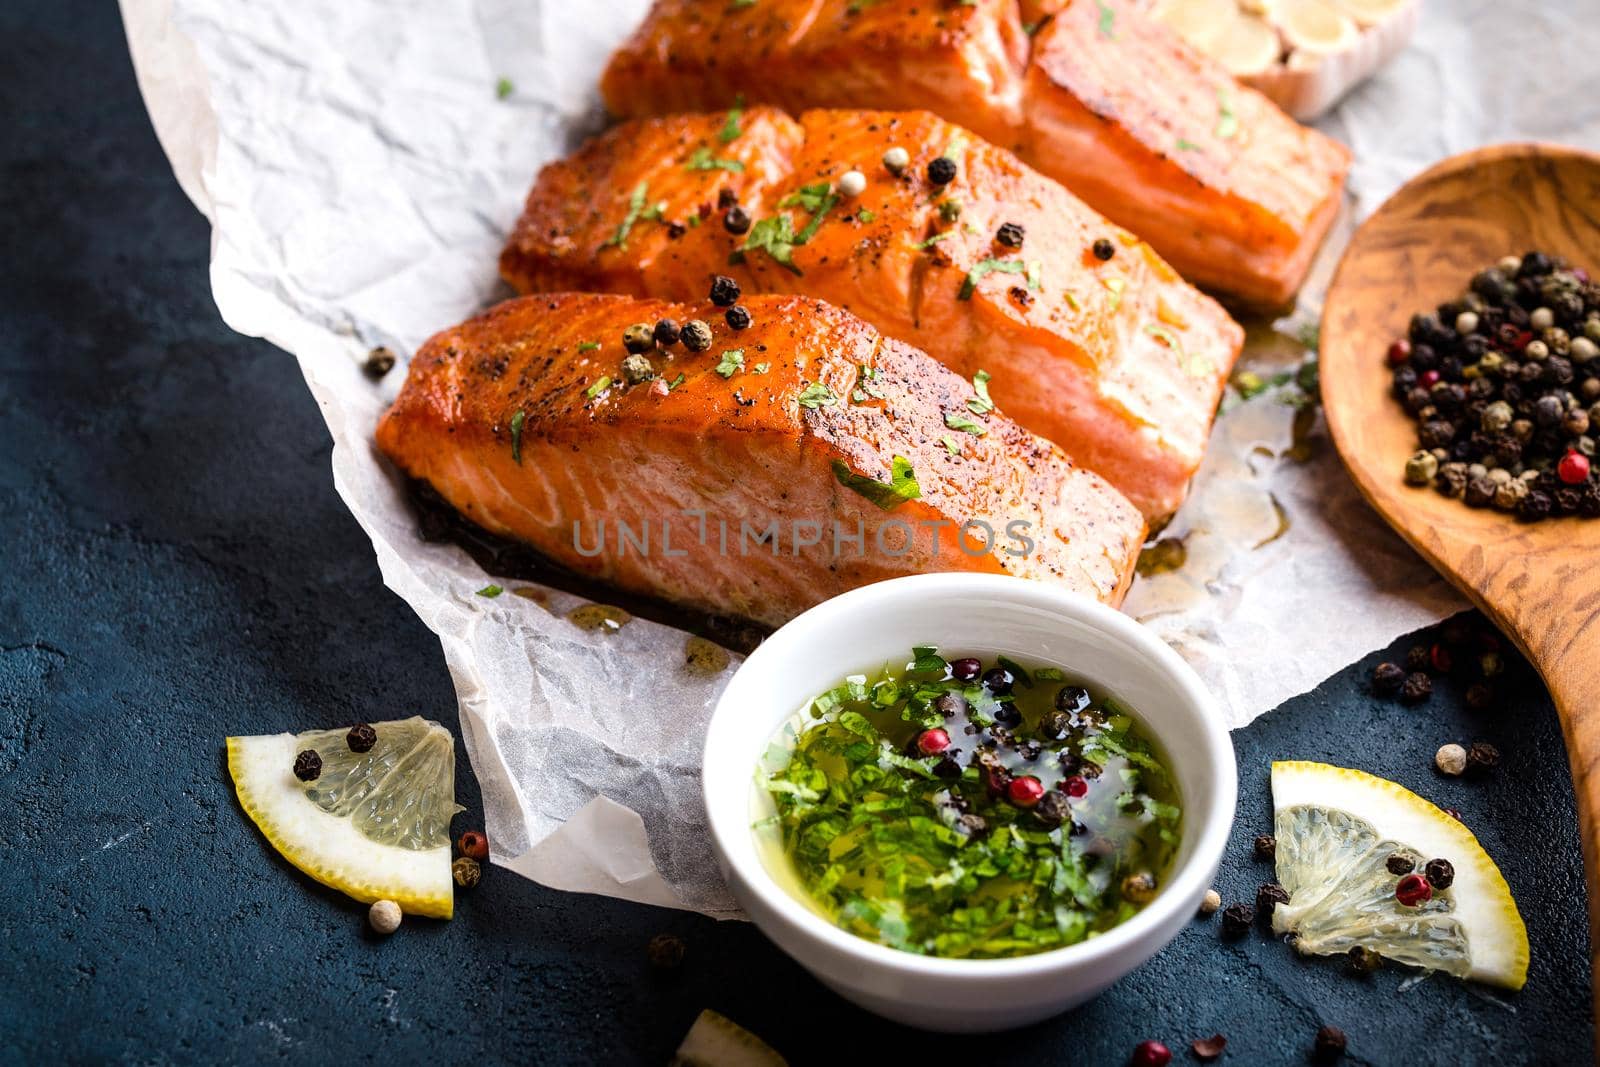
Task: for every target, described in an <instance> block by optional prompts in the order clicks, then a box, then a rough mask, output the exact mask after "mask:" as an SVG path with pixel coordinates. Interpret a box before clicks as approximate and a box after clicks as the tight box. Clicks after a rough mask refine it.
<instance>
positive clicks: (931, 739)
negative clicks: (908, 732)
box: [917, 727, 950, 756]
mask: <svg viewBox="0 0 1600 1067" xmlns="http://www.w3.org/2000/svg"><path fill="white" fill-rule="evenodd" d="M949 747H950V735H949V734H947V733H945V732H944V731H943V730H940V729H939V728H937V727H935V728H934V729H932V730H924V731H922V733H920V734H918V735H917V751H918V752H920V753H922V754H923V755H924V756H936V755H938V754H939V753H940V752H943V751H944V750H945V749H947V748H949Z"/></svg>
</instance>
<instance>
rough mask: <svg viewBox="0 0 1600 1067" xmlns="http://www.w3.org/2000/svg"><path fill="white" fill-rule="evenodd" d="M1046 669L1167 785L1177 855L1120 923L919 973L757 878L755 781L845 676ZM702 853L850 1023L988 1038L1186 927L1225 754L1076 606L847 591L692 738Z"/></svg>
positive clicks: (990, 590)
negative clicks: (1149, 761)
mask: <svg viewBox="0 0 1600 1067" xmlns="http://www.w3.org/2000/svg"><path fill="white" fill-rule="evenodd" d="M923 644H929V645H938V646H939V647H940V648H941V649H945V650H949V651H950V652H952V653H953V652H957V651H959V652H975V653H984V654H994V653H1003V654H1005V655H1008V656H1011V657H1014V658H1016V659H1019V660H1023V661H1034V662H1039V663H1050V664H1057V665H1059V666H1060V667H1062V668H1063V669H1065V670H1067V671H1069V672H1070V673H1073V674H1077V675H1080V676H1082V677H1084V678H1086V679H1088V680H1089V681H1091V682H1093V683H1095V684H1097V685H1100V686H1103V687H1104V688H1106V689H1107V690H1109V691H1110V692H1111V693H1113V694H1115V695H1116V696H1118V697H1119V698H1121V699H1123V700H1125V701H1126V702H1127V703H1128V704H1130V705H1131V706H1132V707H1133V708H1134V709H1136V710H1137V712H1138V713H1139V715H1140V718H1141V719H1142V721H1143V723H1144V725H1145V726H1146V727H1147V729H1148V730H1149V732H1150V734H1151V735H1152V736H1153V737H1154V738H1155V739H1156V742H1157V744H1158V746H1159V747H1160V749H1161V750H1162V751H1163V752H1164V754H1165V756H1166V758H1167V761H1168V763H1169V765H1170V767H1171V769H1172V772H1173V774H1174V777H1175V778H1176V779H1177V783H1178V789H1179V791H1180V794H1181V801H1182V803H1183V808H1184V820H1183V840H1182V843H1181V844H1180V846H1179V848H1178V854H1177V857H1176V859H1175V861H1174V867H1173V873H1172V875H1171V876H1170V877H1169V878H1168V879H1167V882H1166V885H1165V886H1163V887H1162V889H1161V891H1160V893H1159V894H1158V895H1157V896H1156V899H1155V900H1154V901H1152V902H1151V903H1150V904H1149V905H1148V906H1146V907H1145V908H1144V910H1143V911H1141V912H1139V914H1137V915H1135V916H1134V917H1133V918H1132V919H1129V920H1128V921H1127V922H1125V923H1123V924H1122V925H1121V926H1118V927H1116V928H1114V929H1112V930H1109V931H1107V932H1106V933H1104V934H1101V935H1100V936H1098V937H1094V938H1091V939H1090V940H1088V941H1085V942H1083V943H1081V944H1077V945H1073V946H1071V947H1068V948H1061V949H1055V950H1054V951H1051V952H1041V953H1038V954H1036V955H1032V956H1019V957H1016V958H1013V959H998V960H956V959H938V958H934V957H929V956H918V955H915V954H913V953H909V952H901V951H899V950H897V949H892V948H887V947H885V946H883V945H878V944H874V943H873V942H870V941H866V940H863V939H862V938H859V937H856V936H854V935H852V934H848V933H846V932H845V931H843V930H841V929H839V928H838V927H836V926H834V925H833V924H832V923H830V922H828V921H827V920H826V919H824V918H823V917H822V916H821V915H819V914H818V913H817V912H815V911H813V910H812V909H811V908H810V907H808V906H807V905H806V904H804V903H802V902H801V901H799V900H797V899H795V897H793V896H791V895H790V893H789V892H788V891H787V890H785V889H784V888H783V887H782V886H780V885H779V884H778V883H777V882H776V881H775V880H774V879H773V878H772V876H771V874H770V873H769V872H768V871H767V868H766V867H765V865H764V864H763V862H762V859H761V856H760V854H759V851H758V848H757V843H756V838H755V833H754V831H753V830H752V828H751V824H752V822H753V819H754V814H753V807H752V797H753V787H752V783H753V781H754V778H755V774H756V767H757V763H758V761H759V760H760V759H761V757H762V754H763V753H764V752H765V751H766V749H767V746H768V744H769V743H770V742H771V741H772V739H773V737H774V736H775V734H776V732H777V731H778V729H779V728H780V727H781V725H782V724H783V722H784V721H785V720H786V719H788V718H789V717H790V716H792V715H794V714H795V712H796V711H798V710H799V709H800V708H801V707H803V706H804V705H805V704H806V702H807V701H809V700H810V699H811V698H813V697H814V696H816V695H817V694H818V693H820V692H822V691H823V690H825V689H827V688H828V687H829V686H831V685H834V684H835V683H837V681H838V680H839V679H840V678H842V677H844V676H845V675H847V674H852V673H857V672H863V671H873V670H877V669H878V668H880V667H882V665H883V664H884V663H885V662H888V661H891V660H894V659H896V658H900V657H904V656H905V655H906V654H907V653H908V652H909V651H910V649H911V647H912V646H913V645H923ZM704 768H705V772H704V788H705V800H706V811H707V813H708V814H709V816H710V824H711V839H712V846H713V848H714V849H715V852H716V855H717V860H718V862H719V864H720V865H721V867H722V873H723V876H724V877H725V878H726V879H727V882H728V885H729V887H730V888H731V889H732V891H733V895H734V896H735V897H736V898H737V899H738V901H739V903H740V904H741V905H742V906H743V907H744V909H745V911H746V912H748V913H749V915H750V918H751V919H753V920H754V921H755V923H756V925H757V926H759V927H760V928H761V930H762V931H763V932H764V933H765V934H766V935H767V936H768V937H770V938H771V939H772V940H773V941H775V942H776V943H777V944H778V947H780V948H782V949H783V950H784V951H785V952H787V953H788V954H789V955H791V956H793V957H794V958H795V959H796V960H798V961H799V962H800V963H801V964H802V965H803V966H804V967H805V968H806V969H807V970H809V971H810V972H811V973H812V974H814V975H816V976H817V978H818V979H820V980H821V981H822V982H824V983H825V984H827V985H828V986H830V987H832V988H833V989H834V990H836V991H837V992H839V993H840V994H842V995H843V996H845V997H848V998H849V999H850V1000H853V1001H855V1002H856V1003H857V1004H860V1005H861V1006H862V1007H864V1008H866V1009H868V1010H869V1011H873V1012H876V1013H878V1014H879V1015H883V1016H887V1017H888V1018H891V1019H895V1020H897V1021H899V1022H903V1023H908V1024H910V1025H912V1026H919V1027H923V1028H925V1029H929V1030H944V1031H962V1032H965V1031H981V1030H1000V1029H1005V1028H1008V1027H1013V1026H1021V1025H1023V1024H1025V1023H1030V1022H1035V1021H1037V1020H1039V1019H1044V1018H1047V1017H1049V1016H1051V1015H1054V1014H1056V1013H1058V1012H1061V1011H1064V1010H1066V1009H1067V1008H1070V1007H1073V1006H1074V1005H1077V1004H1081V1003H1083V1002H1084V1001H1086V1000H1088V999H1090V998H1091V997H1093V996H1095V995H1096V994H1097V993H1099V992H1101V991H1102V990H1104V989H1105V988H1106V987H1107V986H1109V985H1111V984H1112V983H1113V982H1115V981H1116V980H1117V979H1119V978H1121V977H1122V976H1123V975H1125V974H1127V973H1128V972H1129V971H1131V970H1133V969H1134V968H1135V967H1137V966H1138V965H1139V964H1141V963H1143V962H1144V961H1145V960H1147V959H1149V958H1150V957H1151V956H1153V955H1155V954H1156V953H1157V952H1159V951H1160V950H1161V949H1162V947H1163V946H1165V945H1166V944H1167V942H1169V941H1171V940H1172V938H1173V937H1175V936H1177V933H1178V931H1179V930H1180V929H1182V927H1183V925H1184V924H1185V923H1187V922H1189V921H1190V920H1191V919H1192V918H1193V917H1194V915H1195V912H1196V910H1197V909H1198V908H1199V905H1200V898H1201V897H1203V896H1204V895H1205V892H1206V890H1207V889H1208V888H1210V886H1211V881H1212V878H1213V877H1214V876H1215V874H1216V871H1217V864H1218V862H1219V861H1220V860H1221V858H1222V849H1223V846H1224V845H1225V844H1226V842H1227V840H1228V831H1229V828H1230V826H1231V824H1232V821H1233V812H1234V806H1235V801H1236V797H1237V792H1238V773H1237V770H1236V768H1235V765H1234V757H1233V744H1232V742H1231V741H1230V740H1229V738H1228V732H1227V728H1226V727H1225V726H1224V724H1223V720H1222V717H1221V715H1220V714H1219V713H1218V711H1217V708H1216V707H1215V705H1214V704H1213V702H1212V699H1211V696H1210V695H1209V694H1208V693H1207V692H1206V689H1205V687H1204V685H1202V683H1201V682H1200V679H1199V678H1198V677H1197V676H1196V675H1195V673H1194V671H1193V670H1191V669H1190V668H1189V666H1188V664H1186V663H1184V662H1183V660H1182V659H1180V658H1179V657H1178V656H1177V654H1176V653H1174V652H1173V651H1172V650H1171V649H1170V648H1168V647H1167V646H1166V644H1165V643H1163V642H1162V641H1161V640H1160V639H1159V638H1157V637H1156V636H1155V635H1153V634H1152V633H1150V632H1149V631H1147V630H1145V629H1144V628H1143V627H1141V626H1140V625H1139V624H1138V623H1136V622H1134V621H1133V620H1132V619H1129V618H1128V617H1127V616H1125V615H1122V614H1119V613H1118V612H1116V611H1114V610H1112V609H1111V608H1108V607H1106V606H1104V605H1102V604H1099V603H1096V602H1094V601H1092V600H1090V599H1088V598H1087V597H1080V596H1074V595H1072V594H1070V593H1065V592H1062V591H1060V590H1057V589H1053V588H1051V587H1050V586H1047V585H1043V584H1041V583H1038V582H1031V581H1025V580H1023V579H1020V578H1008V577H1004V576H999V575H979V574H926V575H915V576H912V577H909V578H897V579H894V580H893V581H887V582H880V583H878V584H876V585H870V586H865V587H863V588H861V589H856V590H853V591H852V592H849V593H846V594H844V595H843V596H839V597H835V598H834V599H832V600H829V601H828V602H826V603H824V604H820V605H818V606H817V607H815V608H812V609H811V610H810V611H808V612H806V613H805V614H804V615H801V616H800V617H799V618H797V619H795V620H794V621H793V622H790V623H789V624H788V625H787V626H785V627H783V628H782V629H781V630H779V631H778V632H777V633H776V634H774V635H773V636H772V637H771V638H769V639H768V640H767V641H766V643H765V644H763V645H762V646H761V647H760V648H758V649H757V650H756V651H755V653H754V654H752V655H751V656H750V658H749V659H747V660H746V661H745V663H744V666H742V667H741V668H740V669H739V671H738V673H737V674H735V675H734V677H733V680H732V682H730V683H729V685H728V688H727V690H726V691H725V692H724V693H723V694H722V698H721V699H720V700H719V701H718V702H717V707H716V710H715V712H714V713H713V714H712V717H711V725H710V728H709V730H708V731H707V734H706V748H705V763H704Z"/></svg>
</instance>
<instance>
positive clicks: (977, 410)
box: [967, 370, 994, 415]
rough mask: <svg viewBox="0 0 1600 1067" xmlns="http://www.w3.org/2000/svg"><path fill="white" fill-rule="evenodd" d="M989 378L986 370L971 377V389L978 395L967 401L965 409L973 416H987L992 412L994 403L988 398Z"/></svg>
mask: <svg viewBox="0 0 1600 1067" xmlns="http://www.w3.org/2000/svg"><path fill="white" fill-rule="evenodd" d="M990 377H991V376H990V374H989V372H988V371H986V370H980V371H979V372H978V373H977V374H974V375H973V376H972V389H973V391H974V392H975V393H977V394H978V395H977V396H975V397H972V398H971V399H969V400H968V401H967V407H968V409H970V410H971V412H972V413H973V414H974V415H987V414H989V412H991V411H993V410H994V401H993V400H991V399H990V398H989V378H990Z"/></svg>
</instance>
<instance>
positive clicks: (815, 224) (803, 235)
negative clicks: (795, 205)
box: [794, 193, 839, 245]
mask: <svg viewBox="0 0 1600 1067" xmlns="http://www.w3.org/2000/svg"><path fill="white" fill-rule="evenodd" d="M838 202H839V198H838V197H837V196H835V195H833V194H832V193H829V194H828V198H827V199H826V200H824V201H823V202H822V207H821V208H819V209H818V210H817V213H816V214H815V215H812V216H811V221H810V222H808V223H806V226H805V229H803V230H801V231H800V233H799V234H798V235H797V236H796V237H795V239H794V243H795V244H797V245H803V244H805V243H806V242H807V241H809V240H811V238H813V237H815V236H816V233H817V230H819V229H820V228H821V227H822V220H823V219H825V218H827V217H828V212H830V211H832V210H833V205H835V204H837V203H838Z"/></svg>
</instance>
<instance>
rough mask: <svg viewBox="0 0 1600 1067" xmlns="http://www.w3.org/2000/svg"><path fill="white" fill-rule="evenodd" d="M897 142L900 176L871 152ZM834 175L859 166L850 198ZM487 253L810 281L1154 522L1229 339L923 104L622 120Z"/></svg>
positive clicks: (1076, 212)
mask: <svg viewBox="0 0 1600 1067" xmlns="http://www.w3.org/2000/svg"><path fill="white" fill-rule="evenodd" d="M895 146H897V147H900V148H902V149H905V150H907V152H908V155H909V159H910V164H909V165H908V166H907V167H906V168H905V170H904V172H903V173H902V174H900V175H895V174H891V173H889V172H888V171H887V170H885V169H884V168H883V166H882V165H881V163H880V162H879V161H880V160H881V159H882V157H883V155H884V153H885V151H886V150H887V149H888V148H890V147H895ZM940 157H944V158H946V159H948V160H951V161H952V162H953V173H954V177H953V178H950V179H949V180H948V181H945V182H944V183H942V184H938V183H936V182H935V181H933V180H932V179H931V178H930V177H929V176H928V165H929V164H931V163H932V162H933V161H934V160H935V159H938V158H940ZM851 170H856V171H859V172H860V173H861V174H862V175H870V177H868V178H866V185H865V189H864V190H863V191H861V192H860V193H858V194H856V195H853V196H846V195H843V194H842V193H840V192H839V189H840V180H841V179H842V177H843V176H844V175H845V174H846V173H848V172H849V171H851ZM500 265H501V273H502V275H503V276H504V277H505V279H506V280H507V281H508V282H510V283H511V285H512V286H513V287H515V288H517V289H518V290H521V291H523V292H537V291H560V290H568V289H591V290H597V291H602V292H620V293H628V294H632V295H638V296H652V297H661V298H665V299H674V300H691V299H698V298H703V297H704V296H705V295H706V294H707V292H708V287H709V285H710V281H711V279H712V277H713V276H715V275H717V274H726V275H728V276H730V277H733V278H734V279H736V280H737V281H738V282H739V283H740V285H741V286H742V288H743V289H744V291H746V292H769V293H770V292H797V293H803V294H805V295H808V296H815V297H820V298H822V299H824V300H827V301H829V302H831V303H834V304H836V305H839V306H840V307H844V308H846V309H848V310H850V311H852V312H854V313H855V314H857V315H860V316H861V317H862V318H865V319H866V320H867V321H869V322H870V323H872V324H873V325H874V326H876V327H877V328H878V329H879V330H881V331H883V332H884V333H885V334H888V335H889V336H891V337H895V338H898V339H900V340H904V341H908V342H910V343H911V344H913V345H916V346H917V347H919V348H921V349H923V350H924V351H926V352H928V353H929V354H930V355H932V356H934V357H935V358H936V359H938V360H939V361H940V362H942V363H944V364H945V365H946V366H947V367H950V368H951V369H952V370H954V371H956V372H957V373H958V374H959V375H961V376H962V377H964V378H968V379H972V378H978V377H983V378H985V379H986V380H987V382H988V390H989V391H990V394H991V395H992V397H993V399H994V400H995V402H996V403H998V405H999V406H1000V409H1001V410H1002V411H1004V412H1005V413H1006V414H1007V415H1008V416H1010V417H1011V418H1014V419H1016V420H1017V421H1018V422H1020V423H1022V424H1023V425H1024V426H1026V427H1027V428H1028V429H1030V430H1032V431H1033V432H1035V433H1038V434H1041V435H1042V436H1044V437H1047V438H1049V439H1050V440H1052V441H1054V442H1055V443H1056V444H1058V445H1060V446H1061V447H1062V449H1064V450H1065V451H1066V452H1067V454H1068V455H1070V456H1072V457H1073V459H1074V460H1076V461H1077V462H1079V463H1081V464H1083V465H1084V466H1087V467H1089V468H1090V469H1091V470H1094V471H1096V472H1097V473H1099V474H1101V475H1103V476H1104V477H1105V478H1106V479H1107V480H1108V481H1110V482H1111V483H1112V484H1113V485H1115V486H1116V487H1117V488H1118V489H1120V490H1121V491H1122V492H1123V494H1124V495H1126V496H1127V497H1128V498H1129V499H1130V500H1132V501H1133V502H1134V504H1135V505H1136V506H1138V507H1139V508H1140V510H1141V511H1143V512H1144V513H1145V515H1146V516H1147V517H1148V518H1150V519H1151V520H1153V521H1158V520H1160V519H1163V518H1165V517H1166V516H1168V515H1170V514H1171V513H1172V512H1173V511H1174V510H1176V508H1177V507H1178V505H1179V504H1180V503H1181V502H1182V500H1183V497H1184V494H1185V492H1186V490H1187V486H1188V483H1189V480H1190V478H1191V477H1192V476H1193V474H1194V472H1195V470H1196V468H1197V467H1198V466H1199V464H1200V460H1201V457H1202V455H1203V453H1204V450H1205V445H1206V439H1207V436H1208V433H1209V431H1210V427H1211V422H1212V418H1213V415H1214V413H1215V412H1216V408H1217V402H1218V400H1219V398H1220V396H1221V392H1222V389H1223V386H1224V383H1225V382H1226V380H1227V376H1228V373H1229V371H1230V369H1231V368H1232V366H1233V363H1234V360H1235V358H1236V357H1237V356H1238V353H1239V349H1240V346H1241V344H1242V342H1243V331H1242V330H1241V329H1240V328H1239V326H1238V325H1237V324H1236V323H1234V322H1233V320H1232V319H1230V318H1229V317H1228V315H1227V313H1226V312H1225V311H1224V310H1223V309H1222V308H1221V307H1220V306H1219V305H1218V304H1217V303H1216V302H1215V301H1213V300H1212V299H1210V298H1209V297H1207V296H1204V295H1203V294H1201V293H1200V292H1198V291H1197V290H1195V289H1193V288H1192V287H1190V286H1189V285H1188V284H1186V283H1185V282H1184V281H1183V280H1182V279H1181V278H1179V277H1178V276H1177V274H1176V273H1175V272H1174V271H1173V270H1172V269H1171V268H1170V267H1169V266H1167V264H1166V263H1164V262H1163V261H1162V260H1161V259H1160V257H1159V256H1157V255H1156V254H1155V252H1154V251H1153V250H1152V249H1151V248H1150V246H1148V245H1147V244H1145V243H1143V242H1142V241H1140V240H1139V239H1138V238H1136V237H1135V236H1134V235H1133V234H1131V233H1129V232H1128V231H1126V230H1123V229H1122V228H1120V227H1118V226H1115V225H1113V224H1112V223H1110V222H1108V221H1106V219H1104V218H1102V217H1101V216H1100V215H1099V214H1097V213H1096V212H1094V211H1093V210H1091V209H1090V208H1088V207H1087V206H1085V205H1084V204H1083V203H1082V202H1080V201H1079V200H1077V199H1076V198H1075V197H1073V196H1072V195H1071V194H1070V193H1068V192H1067V191H1066V190H1064V189H1063V188H1062V187H1061V186H1060V185H1059V184H1058V183H1056V182H1054V181H1052V180H1050V179H1049V178H1046V177H1044V176H1043V175H1041V174H1038V173H1037V172H1035V171H1033V170H1032V169H1031V168H1029V167H1027V166H1025V165H1024V164H1022V163H1021V162H1019V161H1018V160H1017V159H1016V158H1015V157H1014V156H1013V155H1012V154H1011V153H1009V152H1006V151H1004V150H1002V149H998V148H995V147H994V146H992V145H989V144H987V143H985V142H984V141H983V140H982V139H980V138H979V137H977V136H976V135H975V134H972V133H970V132H968V131H966V130H964V129H962V128H961V127H959V126H955V125H953V124H951V123H948V122H945V121H944V120H942V119H940V118H938V117H936V116H934V115H932V114H930V113H928V112H875V111H867V112H855V111H810V112H805V113H804V114H802V115H801V116H800V117H799V119H798V120H795V119H791V118H790V117H789V116H788V115H787V114H785V113H784V112H782V111H779V110H777V109H774V108H766V107H752V108H748V109H742V110H740V111H737V112H731V113H714V114H703V115H677V116H671V117H668V118H661V119H646V120H638V121H634V122H628V123H623V124H621V125H620V126H617V127H615V128H613V129H611V130H609V131H607V132H606V133H605V134H603V135H601V136H600V137H598V138H596V139H595V140H593V141H591V142H590V143H589V144H587V145H585V146H584V147H583V148H582V149H580V150H579V151H578V152H577V153H576V154H575V155H573V156H571V157H570V158H568V159H566V160H563V161H561V162H558V163H554V164H552V165H550V166H548V167H546V168H545V170H544V171H543V172H542V173H541V174H540V175H539V178H538V181H537V182H536V183H535V185H534V187H533V189H532V191H531V192H530V193H529V196H528V201H527V205H526V209H525V210H524V212H523V215H522V217H521V219H520V220H519V222H518V223H517V226H516V229H515V231H514V232H513V234H512V236H511V238H510V240H509V241H508V243H507V245H506V248H505V250H504V252H503V253H502V255H501V260H500Z"/></svg>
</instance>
